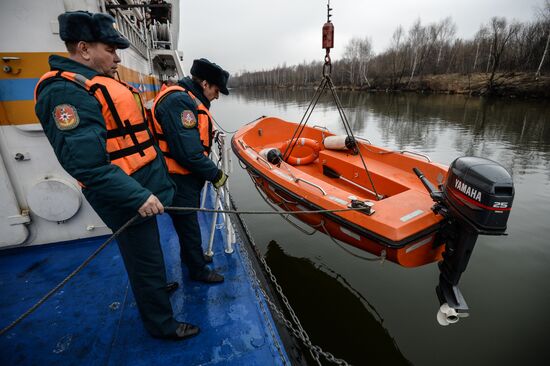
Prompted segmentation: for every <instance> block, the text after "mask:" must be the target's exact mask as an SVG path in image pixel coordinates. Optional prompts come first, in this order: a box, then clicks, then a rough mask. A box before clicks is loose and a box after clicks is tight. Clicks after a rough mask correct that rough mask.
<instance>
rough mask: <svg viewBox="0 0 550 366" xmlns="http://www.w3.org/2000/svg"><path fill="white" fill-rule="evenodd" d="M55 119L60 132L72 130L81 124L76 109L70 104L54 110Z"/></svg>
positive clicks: (61, 105)
mask: <svg viewBox="0 0 550 366" xmlns="http://www.w3.org/2000/svg"><path fill="white" fill-rule="evenodd" d="M53 119H54V120H55V124H56V125H57V128H59V129H60V130H72V129H73V128H76V126H78V123H79V122H80V117H78V113H77V112H76V108H75V107H73V106H72V105H70V104H60V105H58V106H56V107H55V109H54V110H53Z"/></svg>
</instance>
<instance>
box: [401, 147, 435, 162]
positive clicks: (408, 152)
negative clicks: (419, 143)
mask: <svg viewBox="0 0 550 366" xmlns="http://www.w3.org/2000/svg"><path fill="white" fill-rule="evenodd" d="M399 153H400V154H411V155H418V156H421V157H423V158H424V159H426V160H428V162H429V163H431V162H432V160H431V159H430V157H429V156H428V155H425V154H422V153H419V152H416V151H410V150H399Z"/></svg>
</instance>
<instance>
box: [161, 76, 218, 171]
mask: <svg viewBox="0 0 550 366" xmlns="http://www.w3.org/2000/svg"><path fill="white" fill-rule="evenodd" d="M178 91H182V92H184V93H187V94H188V95H189V96H190V97H191V99H192V100H193V102H194V103H195V105H196V106H197V116H198V126H197V128H198V130H199V136H200V139H201V144H202V146H203V147H204V155H206V156H208V154H209V153H210V147H211V146H212V116H211V115H210V112H209V111H208V109H207V108H206V107H205V106H204V104H203V103H201V102H200V100H199V99H198V98H197V97H195V96H194V95H193V93H191V92H190V91H189V90H186V89H184V88H182V87H181V86H179V85H174V86H170V87H168V88H166V89H164V90H163V91H161V92H160V93H159V94H158V95H157V96H156V98H155V101H154V103H153V107H152V108H151V115H152V117H153V118H152V120H153V123H152V127H151V130H153V134H154V136H155V139H156V140H157V141H158V144H159V147H160V150H161V151H162V153H163V154H164V159H165V160H166V165H167V166H168V171H169V172H170V173H172V174H181V175H185V174H190V173H191V172H190V171H189V170H188V169H186V168H184V167H183V166H181V165H180V164H178V162H177V161H176V160H175V159H174V158H173V156H172V154H171V153H170V149H169V148H168V143H167V142H166V138H165V137H164V133H163V131H162V126H161V125H160V123H159V122H158V120H157V117H156V115H155V109H156V107H157V105H158V104H159V103H160V102H161V101H162V100H164V98H166V97H167V96H168V95H169V94H170V93H174V92H178Z"/></svg>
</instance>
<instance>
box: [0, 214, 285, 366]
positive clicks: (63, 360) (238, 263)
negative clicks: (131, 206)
mask: <svg viewBox="0 0 550 366" xmlns="http://www.w3.org/2000/svg"><path fill="white" fill-rule="evenodd" d="M208 215H210V214H204V215H203V214H200V215H199V216H200V222H201V227H202V228H203V229H204V231H203V238H208V235H207V233H206V231H207V230H208V229H209V228H210V225H209V220H208ZM158 219H159V224H160V228H161V238H162V242H163V250H164V255H165V259H166V265H167V274H168V279H169V280H170V281H178V282H180V285H181V286H180V288H179V289H178V290H177V291H176V292H175V293H174V294H173V295H172V296H171V300H172V305H173V308H174V313H175V314H176V318H177V319H178V320H181V321H187V322H190V323H193V324H197V325H199V326H200V327H201V333H200V334H199V335H198V336H197V337H194V338H192V339H189V340H185V341H166V340H157V339H154V338H151V337H150V336H149V335H148V334H147V332H146V331H145V329H144V328H143V325H142V323H141V320H140V319H139V314H138V312H137V308H136V304H135V301H134V297H133V295H132V292H131V289H130V287H129V283H128V278H127V275H126V272H125V270H124V267H123V264H122V259H121V257H120V254H119V251H118V248H117V245H116V244H115V243H111V244H109V246H108V247H107V248H106V249H105V250H104V251H103V252H102V253H101V254H100V255H99V256H98V257H97V258H95V259H94V260H93V261H92V262H91V263H90V264H89V265H88V267H86V268H85V269H84V270H83V271H82V272H80V273H79V274H78V275H77V276H76V277H75V278H74V279H73V280H71V281H70V282H69V283H67V285H65V287H63V288H62V289H61V290H60V291H59V292H58V293H57V294H55V295H54V296H53V297H52V298H50V299H49V300H48V301H47V302H46V303H45V304H43V305H42V306H41V307H40V308H39V309H38V310H37V311H36V312H34V313H33V314H31V315H30V316H29V317H28V318H27V319H25V320H23V321H22V322H21V323H20V324H19V325H17V326H16V327H15V328H13V329H12V330H11V331H9V332H8V333H6V334H4V335H3V336H0V364H1V365H69V364H70V365H72V364H74V365H76V364H78V365H152V364H158V365H164V364H167V365H281V364H290V362H289V361H288V358H287V355H286V353H285V352H284V351H282V352H281V351H279V350H278V347H276V345H281V347H282V343H281V340H280V338H279V335H278V334H277V333H276V332H277V331H276V328H275V325H274V324H273V320H272V318H271V315H270V314H269V313H267V314H265V313H264V312H263V311H262V309H261V306H264V308H267V307H266V306H265V302H264V300H263V298H261V299H260V300H258V298H257V297H256V294H255V291H254V290H253V288H252V286H251V280H250V278H249V277H248V274H247V273H246V271H245V269H244V266H243V262H242V258H241V254H240V253H239V251H238V250H235V252H234V253H233V254H232V255H227V254H225V253H224V251H223V247H224V244H223V238H222V237H223V236H222V235H221V233H220V231H218V232H217V233H216V240H215V243H214V251H215V256H214V263H213V267H214V268H216V269H218V270H219V271H220V272H221V273H223V274H224V276H225V282H224V283H223V284H220V285H214V286H208V285H204V284H201V283H197V282H192V281H189V279H188V277H187V271H186V269H185V268H184V269H182V268H181V265H180V264H179V246H178V242H177V236H176V234H175V232H174V230H173V228H172V225H171V222H170V218H169V217H168V215H162V216H160V217H159V218H158ZM104 240H105V238H100V239H94V240H79V241H74V242H69V243H62V244H53V245H46V246H38V247H31V248H20V249H9V250H4V251H2V252H0V327H2V328H3V327H4V326H6V325H7V324H9V323H10V322H11V321H12V320H14V319H15V318H16V317H18V316H19V315H20V314H21V313H22V312H24V311H26V310H27V309H28V308H29V307H30V306H32V305H33V304H34V303H35V302H36V301H37V300H38V299H40V298H41V297H42V296H43V295H44V294H45V293H46V292H47V291H49V290H50V289H51V288H52V287H54V286H55V285H56V284H57V283H58V282H60V281H61V280H62V279H63V278H64V277H65V276H66V275H67V274H69V273H70V272H71V271H73V270H74V269H75V268H76V267H77V266H78V265H79V264H80V263H81V262H82V261H83V260H84V259H85V258H87V257H88V256H89V255H90V254H91V253H92V252H93V251H94V250H95V249H96V248H97V247H98V246H99V245H100V244H101V243H102V242H103V241H104ZM203 242H205V240H203ZM237 245H241V244H239V243H238V244H237Z"/></svg>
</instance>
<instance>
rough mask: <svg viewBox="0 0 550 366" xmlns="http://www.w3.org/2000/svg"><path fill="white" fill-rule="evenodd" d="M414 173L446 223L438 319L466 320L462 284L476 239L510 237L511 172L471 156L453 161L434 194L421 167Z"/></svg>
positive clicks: (492, 162)
mask: <svg viewBox="0 0 550 366" xmlns="http://www.w3.org/2000/svg"><path fill="white" fill-rule="evenodd" d="M415 173H416V174H417V175H418V176H419V178H420V179H421V180H422V182H423V183H424V185H425V186H426V188H427V189H428V191H430V195H431V196H432V198H433V199H434V201H435V202H436V204H435V205H434V207H433V208H432V209H433V210H434V212H436V213H439V214H441V215H443V216H444V217H445V218H446V219H447V220H446V222H447V223H446V227H445V228H444V229H443V230H442V240H444V241H445V252H444V253H443V261H442V262H439V270H440V276H439V285H438V286H437V287H436V292H437V296H438V298H439V302H440V305H441V307H440V310H439V313H438V316H437V318H438V321H439V323H440V324H441V325H448V324H451V323H455V322H457V321H458V320H459V318H460V317H466V316H468V305H467V304H466V301H465V300H464V297H463V296H462V293H461V292H460V290H459V288H458V282H459V280H460V276H461V275H462V273H463V272H464V271H465V270H466V267H467V266H468V261H469V260H470V255H471V254H472V251H473V250H474V246H475V243H476V240H477V236H478V235H479V234H482V235H506V233H505V231H506V224H507V222H508V217H509V216H510V210H511V208H512V201H513V199H514V184H513V182H512V177H511V176H510V173H508V171H507V170H506V169H505V168H504V167H502V166H501V165H500V164H498V163H496V162H494V161H492V160H489V159H485V158H478V157H471V156H465V157H460V158H457V159H456V160H455V161H453V162H452V163H451V165H450V167H449V172H448V174H447V180H446V181H445V183H444V184H442V185H441V186H440V189H441V191H435V189H434V188H433V186H432V185H431V184H430V182H428V181H427V179H426V178H425V177H424V176H423V175H422V173H421V172H420V171H418V169H415Z"/></svg>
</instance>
